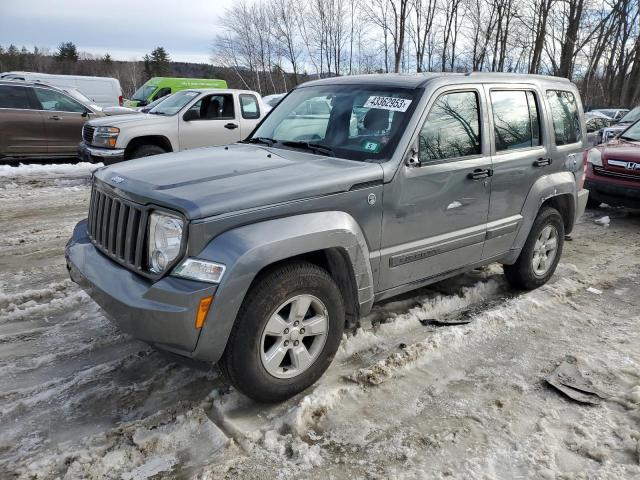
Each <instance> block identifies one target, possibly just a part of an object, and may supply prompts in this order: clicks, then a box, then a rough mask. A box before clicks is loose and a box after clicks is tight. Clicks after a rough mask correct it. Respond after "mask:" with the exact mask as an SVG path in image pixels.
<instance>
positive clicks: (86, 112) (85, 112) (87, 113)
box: [82, 109, 91, 118]
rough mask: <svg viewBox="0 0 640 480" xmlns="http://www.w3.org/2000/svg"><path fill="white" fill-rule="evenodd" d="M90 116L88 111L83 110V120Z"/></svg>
mask: <svg viewBox="0 0 640 480" xmlns="http://www.w3.org/2000/svg"><path fill="white" fill-rule="evenodd" d="M90 114H91V111H90V110H89V109H85V111H84V112H82V116H83V117H85V118H86V117H88V116H89V115H90Z"/></svg>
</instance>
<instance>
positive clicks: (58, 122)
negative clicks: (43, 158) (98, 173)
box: [33, 87, 90, 157]
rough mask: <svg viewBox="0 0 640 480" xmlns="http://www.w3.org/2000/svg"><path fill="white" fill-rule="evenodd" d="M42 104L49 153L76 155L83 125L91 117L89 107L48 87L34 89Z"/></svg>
mask: <svg viewBox="0 0 640 480" xmlns="http://www.w3.org/2000/svg"><path fill="white" fill-rule="evenodd" d="M33 90H34V91H35V94H36V98H37V99H38V101H39V102H40V105H41V106H42V113H43V115H44V124H45V129H46V131H47V142H48V145H49V146H48V151H49V155H55V156H70V157H71V156H75V155H76V154H77V152H78V144H79V143H80V142H81V141H82V126H83V125H84V124H85V122H86V121H88V120H89V119H90V116H89V115H88V114H87V108H86V107H85V106H84V105H82V104H80V103H78V102H76V101H75V100H74V99H72V98H71V97H68V96H67V95H65V94H63V93H61V92H57V91H55V90H49V89H46V88H38V87H35V88H34V89H33Z"/></svg>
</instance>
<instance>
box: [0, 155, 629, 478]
mask: <svg viewBox="0 0 640 480" xmlns="http://www.w3.org/2000/svg"><path fill="white" fill-rule="evenodd" d="M94 168H96V166H94V165H89V164H79V165H74V166H34V167H32V166H27V167H25V166H23V167H18V168H15V167H1V168H0V225H1V226H2V228H1V229H0V247H1V250H0V378H1V379H2V382H1V383H0V472H2V474H1V475H0V477H1V478H3V479H4V478H65V479H75V478H96V479H97V478H114V479H115V478H118V479H120V478H122V479H145V478H164V477H171V478H174V477H179V478H198V479H214V478H215V479H217V478H229V479H231V478H234V479H235V478H256V479H265V478H283V479H284V478H335V479H343V478H374V479H375V478H380V479H383V478H402V479H413V478H487V479H491V478H509V479H513V478H548V479H554V478H557V479H574V478H575V479H579V478H602V479H605V478H606V479H610V478H620V479H623V478H625V479H626V478H632V477H639V476H640V446H639V442H640V329H639V328H638V324H639V322H640V295H638V294H637V289H638V283H639V281H640V255H639V254H640V215H638V214H637V213H633V212H627V211H625V210H620V209H602V210H598V211H588V212H587V214H586V215H585V218H584V219H583V222H581V223H580V224H579V225H578V226H577V228H576V231H575V232H574V234H573V238H574V240H573V241H572V242H567V243H566V244H565V253H564V256H563V263H561V265H560V267H559V269H558V272H557V274H556V275H555V276H554V278H553V280H552V282H551V283H549V284H548V285H546V286H544V287H542V288H540V289H538V290H536V291H533V292H528V293H519V292H513V291H511V290H509V289H508V287H507V286H506V284H505V283H504V281H503V279H502V275H501V268H500V267H499V266H497V265H493V266H490V267H488V268H485V269H481V270H478V271H474V272H471V273H469V274H467V275H462V276H459V277H456V278H453V279H450V280H447V281H444V282H440V283H438V284H436V285H432V286H430V287H428V288H424V289H421V290H419V291H417V292H413V293H411V294H406V295H403V296H402V297H399V298H395V299H392V300H391V301H389V302H386V303H384V304H383V305H379V306H376V307H375V308H374V310H373V312H372V313H371V314H370V315H369V316H368V317H367V318H365V319H363V320H362V322H361V326H360V328H358V329H357V330H355V331H353V332H349V333H347V334H346V335H345V338H344V340H343V343H342V346H341V348H340V350H339V352H338V355H337V357H336V359H335V361H334V363H333V365H332V366H331V368H330V369H329V371H328V372H327V374H326V375H325V376H324V377H323V378H322V379H321V380H320V381H319V382H318V383H317V384H316V385H315V386H313V387H312V388H310V389H309V390H308V391H307V392H304V393H303V394H300V395H298V396H297V397H296V398H293V399H291V400H290V401H288V402H284V403H282V404H279V405H259V404H255V403H253V402H251V401H250V400H248V399H246V398H244V397H242V396H241V395H240V394H238V393H237V392H235V391H233V390H232V389H230V388H229V387H228V386H226V385H225V384H224V383H223V382H222V380H221V379H220V378H219V376H218V374H217V372H216V370H215V369H214V368H212V369H202V370H197V369H192V368H188V367H186V366H183V365H182V364H178V363H174V361H173V360H172V359H170V358H167V357H166V356H165V355H162V354H160V353H158V352H156V351H154V350H152V349H151V348H149V347H148V346H146V345H145V344H143V343H141V342H138V341H136V340H135V339H132V338H131V337H128V336H126V335H124V334H122V333H120V332H119V331H118V329H117V328H116V327H114V326H113V325H111V324H110V323H109V322H108V321H107V320H106V319H105V318H104V316H103V315H102V314H101V312H100V310H99V309H98V307H97V306H96V305H95V304H94V303H93V302H92V301H91V300H90V299H89V297H88V296H87V295H85V294H84V293H83V292H82V291H81V290H79V289H78V288H77V287H76V286H75V285H74V284H73V283H72V282H71V281H70V280H68V278H67V273H66V269H65V266H64V258H63V248H64V244H65V242H66V241H67V239H68V237H69V236H70V234H71V229H72V228H73V225H74V224H75V222H77V221H78V220H79V219H81V218H83V215H84V214H85V213H86V209H87V201H88V194H89V189H88V183H89V176H90V172H91V171H92V170H93V169H94ZM604 215H607V216H608V217H609V218H610V224H609V228H606V229H604V228H602V226H600V225H597V224H595V223H594V222H593V220H594V219H596V218H600V217H602V216H604ZM598 292H600V293H598ZM451 318H453V319H455V318H469V319H471V320H472V322H471V323H469V324H465V325H458V326H447V327H436V326H432V325H428V326H425V325H423V324H422V323H421V322H420V320H428V319H438V320H443V319H451ZM566 355H572V356H574V357H576V358H577V359H578V361H579V362H580V365H582V366H583V368H587V369H588V370H589V371H590V372H591V378H593V379H594V381H595V382H596V383H597V385H598V386H599V387H600V389H602V390H603V391H605V392H606V393H607V394H608V395H609V399H608V400H606V401H604V402H602V404H601V405H599V406H584V405H580V404H577V403H574V402H572V401H571V400H569V399H567V398H566V397H564V396H563V395H562V394H560V393H558V392H556V391H555V390H553V389H551V388H549V387H547V386H546V384H545V383H544V377H545V376H546V375H547V374H549V373H550V372H551V371H552V370H553V369H554V368H555V366H556V365H557V364H558V363H559V362H561V361H562V360H563V359H564V357H565V356H566Z"/></svg>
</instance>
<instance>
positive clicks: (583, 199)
mask: <svg viewBox="0 0 640 480" xmlns="http://www.w3.org/2000/svg"><path fill="white" fill-rule="evenodd" d="M587 200H589V190H588V189H586V188H583V189H582V190H580V191H579V192H578V201H577V204H576V218H575V220H578V219H579V218H580V217H581V216H582V215H583V214H584V210H585V209H586V208H587Z"/></svg>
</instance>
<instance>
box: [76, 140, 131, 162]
mask: <svg viewBox="0 0 640 480" xmlns="http://www.w3.org/2000/svg"><path fill="white" fill-rule="evenodd" d="M78 158H79V159H80V160H81V161H85V162H91V163H104V164H105V165H111V164H113V163H118V162H121V161H123V160H124V148H100V147H92V146H91V145H87V144H86V143H85V142H81V143H80V145H79V146H78Z"/></svg>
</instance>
